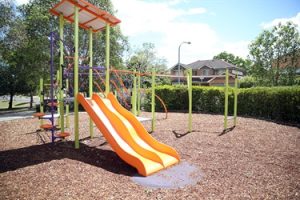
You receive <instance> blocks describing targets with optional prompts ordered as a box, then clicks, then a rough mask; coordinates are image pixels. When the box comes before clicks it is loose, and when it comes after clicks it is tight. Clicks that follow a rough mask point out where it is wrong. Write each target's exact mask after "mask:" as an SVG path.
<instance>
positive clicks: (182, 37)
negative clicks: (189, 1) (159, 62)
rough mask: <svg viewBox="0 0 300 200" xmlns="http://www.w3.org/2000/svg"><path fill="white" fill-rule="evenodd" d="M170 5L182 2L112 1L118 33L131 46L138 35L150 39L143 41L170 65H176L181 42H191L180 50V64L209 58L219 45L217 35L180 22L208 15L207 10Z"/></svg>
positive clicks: (199, 25)
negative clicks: (190, 16)
mask: <svg viewBox="0 0 300 200" xmlns="http://www.w3.org/2000/svg"><path fill="white" fill-rule="evenodd" d="M171 2H173V3H172V4H174V3H180V2H182V0H178V1H176V0H174V1H167V2H145V1H139V0H127V1H118V0H113V4H114V6H115V8H116V9H117V10H118V12H117V14H116V15H117V17H119V18H120V19H121V20H122V23H121V29H122V31H123V33H124V34H125V35H127V36H129V40H130V41H131V42H132V41H134V40H135V39H136V38H138V37H141V35H143V36H144V35H149V38H148V37H145V39H143V41H144V42H149V41H152V42H154V43H155V46H156V48H157V51H158V54H159V56H161V57H165V58H167V60H168V61H169V65H172V64H174V63H176V62H177V59H178V58H177V57H178V56H177V55H178V53H177V52H178V45H179V44H180V43H181V42H182V41H191V42H192V44H191V45H183V46H182V47H181V61H182V62H183V63H188V62H193V61H195V60H198V59H200V58H203V59H204V58H206V59H209V58H212V56H213V55H215V53H216V49H217V47H218V42H219V41H218V40H219V39H218V36H217V34H216V32H215V31H214V30H213V29H212V28H211V27H210V26H209V25H207V24H205V23H200V22H198V23H195V22H189V21H187V20H183V19H184V18H185V16H188V15H199V14H204V13H206V12H207V11H206V9H205V8H199V7H198V8H191V9H186V10H183V9H177V8H173V7H172V5H170V3H171ZM154 35H159V38H155V39H153V36H154ZM150 37H151V38H150ZM153 40H155V41H153ZM217 53H218V52H217Z"/></svg>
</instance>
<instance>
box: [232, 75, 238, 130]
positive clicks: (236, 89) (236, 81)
mask: <svg viewBox="0 0 300 200" xmlns="http://www.w3.org/2000/svg"><path fill="white" fill-rule="evenodd" d="M237 101H238V77H237V75H236V76H235V79H234V110H233V115H234V118H233V124H234V126H236V122H237Z"/></svg>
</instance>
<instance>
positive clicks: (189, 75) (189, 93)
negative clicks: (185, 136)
mask: <svg viewBox="0 0 300 200" xmlns="http://www.w3.org/2000/svg"><path fill="white" fill-rule="evenodd" d="M187 79H188V80H187V82H188V95H189V125H188V128H189V132H191V131H192V105H193V104H192V69H189V70H188V77H187Z"/></svg>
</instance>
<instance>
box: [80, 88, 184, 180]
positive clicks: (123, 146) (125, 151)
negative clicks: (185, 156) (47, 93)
mask: <svg viewBox="0 0 300 200" xmlns="http://www.w3.org/2000/svg"><path fill="white" fill-rule="evenodd" d="M77 98H78V101H79V103H80V104H81V105H82V106H83V107H84V109H85V110H86V111H87V113H88V114H89V115H90V117H91V118H92V120H93V121H94V122H95V124H96V126H97V127H98V128H99V130H100V131H101V132H102V134H103V135H104V137H105V138H106V140H107V141H108V142H109V143H110V145H111V146H112V148H113V149H114V151H115V152H116V153H117V154H118V156H119V157H120V158H121V159H123V160H124V161H125V162H127V163H128V164H130V165H131V166H133V167H135V168H136V169H137V170H138V173H139V174H141V175H143V176H148V175H150V174H152V173H155V172H157V171H159V170H161V169H163V168H164V167H167V166H170V165H172V164H175V163H177V162H178V161H179V156H178V154H177V153H176V151H175V150H174V152H175V154H174V152H173V153H171V154H172V155H173V154H174V155H176V157H172V156H170V155H168V154H166V153H164V152H162V153H157V152H156V151H154V150H151V148H149V147H148V146H143V145H145V144H144V143H142V141H137V140H136V138H134V137H132V135H131V134H129V130H128V129H127V128H130V129H131V130H130V132H132V127H127V126H125V127H124V123H123V122H122V120H121V119H120V118H119V117H121V115H119V116H118V115H116V114H115V113H112V112H111V111H110V109H112V108H113V107H112V104H111V103H110V100H108V99H101V98H100V97H99V96H98V95H93V99H85V98H84V97H83V96H82V95H81V94H79V95H78V96H77ZM96 101H97V102H96ZM111 122H113V123H111ZM127 125H128V124H127ZM171 151H172V150H171Z"/></svg>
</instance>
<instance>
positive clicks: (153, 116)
mask: <svg viewBox="0 0 300 200" xmlns="http://www.w3.org/2000/svg"><path fill="white" fill-rule="evenodd" d="M151 112H152V124H151V131H152V132H153V131H154V130H155V69H154V68H152V92H151Z"/></svg>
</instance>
